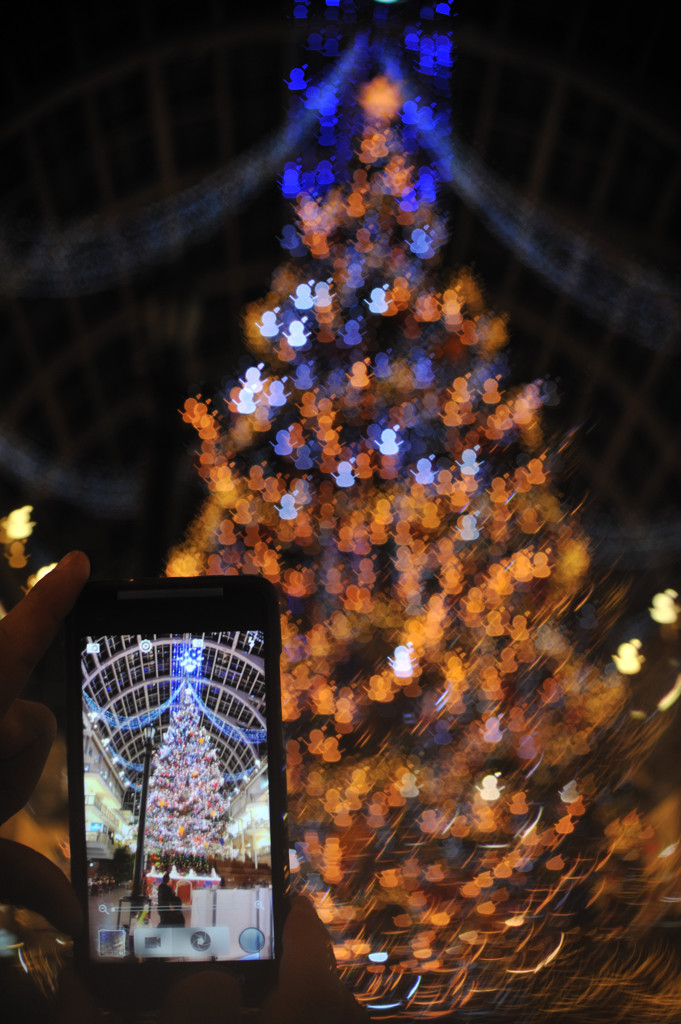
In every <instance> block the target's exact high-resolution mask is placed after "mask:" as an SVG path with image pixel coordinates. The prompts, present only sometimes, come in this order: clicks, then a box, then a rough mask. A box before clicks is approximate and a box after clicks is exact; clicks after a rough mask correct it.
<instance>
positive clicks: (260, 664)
mask: <svg viewBox="0 0 681 1024" xmlns="http://www.w3.org/2000/svg"><path fill="white" fill-rule="evenodd" d="M144 639H145V640H148V641H149V644H150V649H149V650H148V651H144V652H143V651H142V650H141V648H140V643H141V642H142V640H143V638H142V637H141V636H134V635H122V636H115V637H108V636H102V637H91V638H88V640H91V641H95V642H96V643H98V644H99V646H100V649H101V651H100V653H86V654H84V655H83V658H82V662H83V665H82V669H83V695H84V705H83V711H84V714H85V715H87V716H88V717H89V719H90V721H91V722H92V723H93V726H94V725H95V723H97V725H98V736H99V740H100V742H101V743H102V744H103V745H104V746H106V747H108V748H109V751H110V752H113V755H114V759H115V760H116V761H117V762H118V763H119V765H122V766H123V767H124V769H126V770H125V771H124V772H123V775H124V776H126V779H127V781H130V779H131V778H132V777H133V776H134V775H135V769H134V768H131V766H133V765H136V764H137V765H138V764H140V763H141V762H142V761H143V752H144V743H145V740H144V735H143V727H144V724H145V723H147V720H149V722H150V721H152V720H153V722H154V725H155V726H156V728H157V730H160V732H161V733H162V732H164V731H165V730H166V729H167V727H168V724H169V722H170V720H171V714H172V708H173V706H174V704H175V702H176V701H177V699H178V697H179V694H180V691H181V689H182V687H183V686H185V685H188V686H190V687H191V689H192V692H193V693H195V694H196V696H197V697H198V700H197V704H198V708H199V724H200V726H202V727H203V728H205V729H206V730H207V731H208V733H209V735H210V738H211V742H212V743H213V744H214V745H215V746H216V748H217V750H218V754H219V757H220V759H221V762H222V765H223V770H224V772H225V774H227V775H239V774H241V773H244V772H248V771H249V770H251V769H252V768H253V767H254V766H255V764H256V762H257V761H258V760H259V757H260V754H259V746H260V744H259V743H258V742H257V741H256V740H255V738H254V736H253V730H256V731H257V733H258V734H260V733H262V734H264V733H265V732H266V721H265V672H264V661H263V657H262V640H261V639H259V638H258V639H253V637H252V635H251V634H244V633H240V632H228V633H219V634H212V633H207V634H202V635H201V636H200V639H201V640H202V645H203V646H202V649H201V662H200V671H197V672H196V673H194V672H192V673H191V674H188V675H186V676H184V677H183V676H181V675H180V676H178V675H177V672H176V671H174V660H173V652H174V651H175V650H176V649H177V645H180V646H186V645H187V644H188V643H189V642H190V641H191V639H198V637H197V636H194V635H192V636H191V637H190V636H189V634H187V635H181V634H173V636H172V637H170V636H167V635H166V636H162V635H151V636H149V637H145V638H144ZM159 709H161V710H159ZM131 720H132V721H131ZM225 731H226V732H227V736H226V735H225Z"/></svg>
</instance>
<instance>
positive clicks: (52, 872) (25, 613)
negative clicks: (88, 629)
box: [0, 551, 90, 935]
mask: <svg viewBox="0 0 681 1024" xmlns="http://www.w3.org/2000/svg"><path fill="white" fill-rule="evenodd" d="M89 572H90V565H89V562H88V559H87V557H86V556H85V555H84V554H83V553H82V552H81V551H74V552H72V553H71V554H70V555H67V556H66V557H65V558H64V559H62V561H61V562H60V563H59V565H58V566H57V568H56V569H54V570H53V571H52V572H50V573H48V575H47V576H45V577H44V579H42V580H40V582H39V583H37V584H36V585H35V587H34V588H33V589H32V590H31V591H30V592H29V593H28V594H27V596H26V597H25V598H24V599H23V600H22V601H20V602H19V604H17V605H16V607H14V608H13V609H12V610H11V611H10V612H9V613H8V614H7V615H6V616H5V617H4V618H3V619H1V620H0V823H2V822H4V821H6V820H7V819H8V818H9V817H11V815H13V814H15V813H16V812H17V811H18V810H20V809H21V808H22V807H23V806H24V804H25V803H26V802H27V801H28V799H29V797H30V795H31V793H32V792H33V789H34V787H35V784H36V782H37V781H38V779H39V777H40V774H41V772H42V769H43V767H44V764H45V760H46V758H47V755H48V753H49V750H50V746H51V744H52V741H53V739H54V735H55V730H56V722H55V719H54V715H53V714H52V712H51V711H49V710H48V708H46V707H45V706H44V705H41V704H37V703H35V702H34V701H27V700H23V699H22V698H21V692H22V690H23V688H24V686H25V685H26V683H27V682H28V679H29V677H30V674H31V672H32V671H33V669H34V668H35V666H36V665H37V663H38V661H39V660H40V658H41V657H42V655H43V654H44V653H45V651H46V650H47V648H48V647H49V645H50V644H51V643H52V641H53V639H54V637H55V635H56V633H57V629H58V627H59V624H60V623H61V620H62V619H63V618H64V616H65V615H66V614H67V612H68V611H69V610H70V608H71V606H72V605H73V602H74V601H75V600H76V597H77V595H78V593H79V591H80V589H81V588H82V586H83V584H84V583H85V581H86V579H87V577H88V575H89ZM0 903H11V904H16V905H19V906H24V907H26V908H28V909H29V910H33V911H35V912H36V913H39V914H42V915H43V916H44V917H46V918H47V919H48V920H49V921H50V922H51V923H52V924H53V925H54V926H55V927H56V928H58V929H59V930H60V931H63V932H67V933H68V934H71V935H72V934H75V932H76V931H78V930H79V929H80V927H81V926H82V915H81V911H80V906H79V904H78V900H77V899H76V896H75V894H74V892H73V889H72V888H71V886H70V885H69V882H68V879H67V878H66V876H65V875H64V874H63V873H62V872H61V871H60V870H59V868H58V867H57V866H56V865H55V864H53V863H52V862H51V861H49V860H47V858H45V857H43V856H42V855H41V854H39V853H37V852H36V851H35V850H31V849H29V848H28V847H26V846H22V845H21V844H19V843H15V842H12V841H11V840H8V839H2V840H0Z"/></svg>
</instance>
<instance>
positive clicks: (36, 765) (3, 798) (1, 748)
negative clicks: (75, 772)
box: [0, 700, 57, 822]
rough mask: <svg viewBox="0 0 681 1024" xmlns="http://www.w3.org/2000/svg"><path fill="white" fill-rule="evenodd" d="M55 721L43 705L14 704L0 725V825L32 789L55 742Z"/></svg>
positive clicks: (13, 812)
mask: <svg viewBox="0 0 681 1024" xmlns="http://www.w3.org/2000/svg"><path fill="white" fill-rule="evenodd" d="M56 732H57V721H56V719H55V717H54V715H53V714H52V712H51V711H50V710H49V708H46V707H45V705H44V704H36V703H35V702H34V701H28V700H15V701H14V703H13V704H12V707H11V708H10V709H9V711H8V712H7V714H6V715H5V717H4V719H3V721H2V722H0V757H1V758H2V760H1V761H0V822H3V821H7V819H8V818H11V817H12V815H13V814H16V813H17V811H18V810H20V809H21V808H22V807H23V806H24V804H25V803H26V802H27V800H28V798H29V797H30V795H31V793H32V792H33V790H34V789H35V787H36V785H37V783H38V780H39V778H40V775H41V773H42V770H43V768H44V766H45V761H46V760H47V756H48V754H49V752H50V749H51V747H52V743H53V742H54V737H55V735H56Z"/></svg>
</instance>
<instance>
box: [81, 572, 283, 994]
mask: <svg viewBox="0 0 681 1024" xmlns="http://www.w3.org/2000/svg"><path fill="white" fill-rule="evenodd" d="M246 628H248V629H261V630H263V632H264V633H265V637H266V643H265V678H266V685H267V690H268V699H267V702H266V720H267V734H268V777H269V800H270V829H271V837H272V899H273V926H274V940H275V958H274V959H273V960H255V961H250V960H239V961H232V960H225V961H197V962H195V963H193V962H181V961H179V962H178V961H172V962H158V961H147V962H145V963H144V964H140V963H138V962H137V961H127V960H126V961H122V962H115V961H105V962H99V961H97V960H95V959H94V958H93V957H92V956H91V955H90V937H89V921H88V893H87V852H86V835H85V804H84V770H83V767H84V758H83V722H82V714H83V710H82V707H83V705H82V692H81V673H80V658H81V639H82V637H83V636H87V635H92V634H95V633H100V634H102V635H104V634H116V633H123V634H125V633H141V634H142V635H144V634H145V633H153V632H160V633H166V632H204V631H205V632H216V631H219V630H221V629H230V630H231V629H246ZM66 649H67V715H68V722H67V751H68V780H69V824H70V842H71V880H72V884H73V885H74V888H75V889H76V893H77V895H78V897H79V900H80V902H81V906H82V908H83V913H84V918H85V922H86V925H85V929H84V931H83V933H82V934H81V935H79V936H77V937H75V938H74V963H75V966H76V969H77V971H78V972H79V973H80V974H81V976H83V977H84V979H85V980H86V984H87V985H88V986H89V988H90V989H91V990H92V991H93V993H94V994H95V995H96V997H97V999H98V1001H99V1004H100V1005H101V1006H105V1007H107V1008H110V1009H114V1010H115V1009H122V1008H125V1007H126V1006H127V1005H129V1000H130V997H131V995H132V993H134V998H135V1005H136V1006H139V1007H140V1008H151V1007H154V1006H158V1004H159V1002H160V1000H161V998H162V997H163V995H164V994H165V993H167V991H168V986H169V985H170V984H172V983H173V982H176V981H177V980H179V979H180V978H181V977H183V976H185V975H189V974H194V973H197V972H199V971H205V970H218V971H224V972H226V973H228V974H230V975H232V976H233V977H236V979H237V980H238V981H239V983H240V985H241V987H242V991H243V994H244V1000H245V1002H246V1004H247V1005H257V1004H258V1003H260V1002H261V1001H262V999H263V997H264V995H265V994H266V993H267V991H269V990H270V989H271V988H272V987H273V986H274V984H275V983H276V979H277V974H278V966H279V959H280V957H281V948H282V946H281V943H282V929H283V924H284V919H285V916H286V910H287V906H288V901H287V893H288V848H287V845H286V828H285V820H286V776H285V759H284V750H283V740H282V721H281V689H280V678H279V658H280V654H281V626H280V616H279V603H278V596H277V592H276V590H275V589H274V587H273V586H272V584H270V583H269V582H268V581H267V580H265V579H263V578H261V577H257V576H247V575H245V576H199V577H190V578H177V577H173V578H163V579H151V580H137V581H131V580H91V581H89V582H88V583H86V585H85V587H84V588H83V591H82V593H81V594H80V596H79V598H78V601H77V602H76V604H75V606H74V608H73V610H72V612H71V613H70V615H69V616H68V618H67V622H66Z"/></svg>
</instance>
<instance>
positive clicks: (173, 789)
mask: <svg viewBox="0 0 681 1024" xmlns="http://www.w3.org/2000/svg"><path fill="white" fill-rule="evenodd" d="M190 685H191V684H190V683H188V682H186V683H185V684H184V686H183V687H182V689H181V690H180V692H179V696H178V698H177V701H176V704H175V706H174V708H173V711H172V714H171V720H170V725H169V727H168V730H167V732H166V734H165V737H164V740H163V742H162V744H161V746H160V747H159V748H158V750H157V751H156V752H155V754H154V757H153V760H152V767H151V777H150V779H149V800H148V805H147V817H146V851H147V853H148V854H151V855H152V856H154V855H156V857H157V859H158V861H159V864H160V865H162V866H170V865H172V864H173V863H174V864H175V866H176V867H177V868H178V869H180V870H183V869H184V866H188V867H189V866H194V867H196V866H197V865H198V864H201V865H203V866H205V858H207V857H210V856H212V855H214V854H216V853H218V852H220V849H221V839H222V837H223V833H224V828H225V823H224V818H225V812H226V807H227V804H226V800H225V798H224V796H223V795H222V787H223V772H222V767H221V765H220V759H219V757H218V754H217V751H216V749H215V747H214V746H213V744H212V743H211V741H210V736H209V734H208V732H207V731H206V729H204V728H203V727H202V726H201V725H200V724H199V711H198V708H197V707H196V704H195V702H194V700H193V699H192V696H191V690H190ZM199 858H201V861H199Z"/></svg>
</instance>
